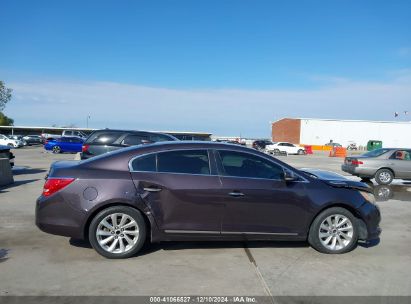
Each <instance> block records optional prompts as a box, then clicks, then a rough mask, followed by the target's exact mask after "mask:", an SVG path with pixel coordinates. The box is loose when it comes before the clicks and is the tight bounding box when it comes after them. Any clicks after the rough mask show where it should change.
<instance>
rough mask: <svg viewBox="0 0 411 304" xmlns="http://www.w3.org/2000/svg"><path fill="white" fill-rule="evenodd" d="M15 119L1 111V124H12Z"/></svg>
mask: <svg viewBox="0 0 411 304" xmlns="http://www.w3.org/2000/svg"><path fill="white" fill-rule="evenodd" d="M13 124H14V120H13V119H11V118H9V117H7V116H6V115H4V114H3V113H1V112H0V126H12V125H13Z"/></svg>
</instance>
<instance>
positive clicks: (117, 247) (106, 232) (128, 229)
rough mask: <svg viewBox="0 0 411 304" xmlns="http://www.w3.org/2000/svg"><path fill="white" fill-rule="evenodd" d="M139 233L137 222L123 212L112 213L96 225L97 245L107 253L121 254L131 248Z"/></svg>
mask: <svg viewBox="0 0 411 304" xmlns="http://www.w3.org/2000/svg"><path fill="white" fill-rule="evenodd" d="M139 235H140V231H139V226H138V224H137V222H136V221H135V220H134V219H133V218H132V217H131V216H129V215H127V214H125V213H112V214H109V215H107V216H106V217H104V218H103V219H102V220H101V221H100V223H99V224H98V226H97V230H96V239H97V242H98V244H99V246H100V247H101V248H102V249H104V250H105V251H107V252H109V253H114V254H122V253H125V252H128V251H129V250H131V249H132V248H133V247H134V246H135V244H136V243H137V241H138V238H139Z"/></svg>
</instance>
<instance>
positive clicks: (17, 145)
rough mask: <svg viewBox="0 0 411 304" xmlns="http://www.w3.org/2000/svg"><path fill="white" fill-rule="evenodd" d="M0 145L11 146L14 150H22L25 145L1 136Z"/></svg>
mask: <svg viewBox="0 0 411 304" xmlns="http://www.w3.org/2000/svg"><path fill="white" fill-rule="evenodd" d="M0 145H3V146H9V147H13V148H20V147H22V146H23V143H22V142H21V141H20V140H17V139H11V138H8V137H7V136H6V135H3V134H0Z"/></svg>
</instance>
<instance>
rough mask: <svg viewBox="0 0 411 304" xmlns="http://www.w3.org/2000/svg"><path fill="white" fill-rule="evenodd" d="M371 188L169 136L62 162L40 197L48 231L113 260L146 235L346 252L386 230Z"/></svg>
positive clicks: (40, 221) (234, 148)
mask: <svg viewBox="0 0 411 304" xmlns="http://www.w3.org/2000/svg"><path fill="white" fill-rule="evenodd" d="M379 222H380V212H379V209H378V207H377V206H376V205H375V199H374V196H373V194H372V193H371V189H370V188H369V187H368V186H367V185H366V184H363V183H360V182H354V181H350V180H347V179H345V178H343V177H342V176H339V175H337V174H333V173H331V172H326V171H319V170H310V169H303V170H297V169H295V168H293V167H290V166H289V165H287V164H285V163H283V162H281V161H279V160H277V159H275V158H273V157H271V156H268V155H266V154H264V153H261V152H258V151H256V150H254V149H249V148H246V147H242V146H239V145H231V144H223V143H211V142H163V143H156V144H149V145H144V146H138V147H130V148H126V149H122V150H119V151H116V152H113V153H110V154H107V155H102V156H98V157H95V158H92V159H89V160H85V161H60V162H56V163H54V164H53V165H52V166H51V168H50V172H49V174H48V176H47V180H46V183H45V185H44V189H43V193H42V195H41V196H40V197H39V198H38V200H37V203H36V224H37V226H38V227H39V228H40V229H41V230H43V231H45V232H48V233H52V234H58V235H63V236H68V237H73V238H77V239H88V240H89V241H90V243H91V245H92V246H93V248H94V249H95V250H96V251H97V252H98V253H99V254H101V255H103V256H105V257H107V258H127V257H130V256H133V255H135V254H136V253H137V252H138V251H139V250H140V249H141V247H142V245H143V244H144V242H145V241H146V240H148V241H149V242H162V241H193V240H195V241H198V240H204V241H206V240H209V241H211V240H212V241H216V240H220V241H247V240H277V241H278V240H284V241H285V240H286V241H291V240H296V241H297V240H298V241H301V240H307V241H308V242H309V244H310V245H311V246H312V247H313V248H315V249H316V250H318V251H320V252H323V253H345V252H348V251H350V250H352V249H353V248H354V247H355V246H356V244H357V241H358V240H363V241H369V240H371V239H374V238H378V236H379V234H380V228H379V226H378V225H379Z"/></svg>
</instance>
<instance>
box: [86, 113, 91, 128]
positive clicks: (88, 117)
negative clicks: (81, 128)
mask: <svg viewBox="0 0 411 304" xmlns="http://www.w3.org/2000/svg"><path fill="white" fill-rule="evenodd" d="M90 118H91V116H90V114H88V115H87V119H86V128H87V129H88V120H89V119H90Z"/></svg>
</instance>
